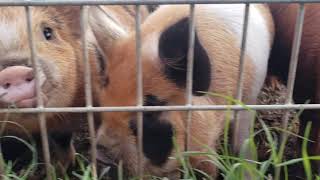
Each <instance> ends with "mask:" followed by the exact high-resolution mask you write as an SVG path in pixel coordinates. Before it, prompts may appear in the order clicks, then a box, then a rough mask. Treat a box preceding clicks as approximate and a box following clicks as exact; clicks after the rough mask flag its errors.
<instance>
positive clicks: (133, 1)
mask: <svg viewBox="0 0 320 180" xmlns="http://www.w3.org/2000/svg"><path fill="white" fill-rule="evenodd" d="M267 2H272V3H280V2H285V3H300V9H299V13H298V15H297V23H296V27H295V36H294V44H293V48H292V55H291V63H290V68H289V74H288V77H289V80H288V84H287V85H288V94H287V101H286V103H285V104H282V105H280V104H277V105H275V104H272V105H247V107H248V108H251V109H253V110H276V109H285V110H291V109H320V104H292V94H293V89H294V88H293V87H294V82H295V73H296V69H297V62H298V53H299V47H300V40H301V34H302V27H303V19H304V3H306V2H307V3H320V0H89V1H88V0H43V1H38V0H10V1H0V6H25V12H26V17H27V23H28V25H27V30H28V35H29V43H30V47H31V48H30V57H31V58H30V59H31V60H32V64H33V67H34V69H35V76H36V82H39V68H38V63H37V60H36V58H35V57H36V50H35V45H34V40H33V37H32V33H31V32H32V29H31V22H32V19H31V15H30V13H31V12H30V11H31V9H30V8H29V7H30V6H42V5H58V6H59V5H80V6H81V20H80V22H79V23H80V24H81V32H82V41H81V42H82V47H83V54H82V55H83V60H84V64H85V70H84V74H85V76H84V77H85V95H86V107H61V108H60V107H59V108H58V107H57V108H48V107H44V106H43V100H42V98H41V96H40V91H41V87H40V85H39V83H36V84H38V85H37V86H36V90H37V102H38V106H37V107H36V108H24V109H0V113H39V123H40V127H41V135H42V142H43V147H44V148H43V149H44V157H45V158H44V159H45V163H46V167H47V173H49V172H50V155H49V147H48V135H47V129H46V126H45V120H46V118H45V113H48V112H76V113H83V112H85V113H87V119H88V123H89V132H90V140H91V145H92V146H91V152H92V153H91V156H92V161H91V162H92V167H93V172H94V176H95V177H96V157H97V153H96V151H97V149H96V139H95V129H94V118H93V113H94V112H124V111H129V112H137V117H138V118H137V119H138V147H137V148H138V150H139V155H138V162H139V167H138V172H139V175H140V177H142V175H143V166H142V159H143V157H142V156H143V155H142V149H143V147H142V135H143V131H142V127H143V114H142V113H143V112H145V111H186V113H187V128H186V129H187V132H186V142H187V143H186V149H188V144H189V143H190V140H189V133H188V132H189V131H190V126H189V124H190V121H191V112H192V111H195V110H203V111H207V110H236V111H238V110H245V108H244V107H243V106H241V105H192V75H193V73H192V69H193V56H194V54H193V49H194V38H195V37H194V36H195V24H194V4H195V3H196V4H206V3H212V4H214V3H220V4H229V3H230V4H232V3H245V4H246V6H245V9H244V10H245V13H244V14H245V15H244V19H243V22H244V26H243V34H242V43H241V55H240V59H239V61H240V70H239V81H238V86H237V87H238V90H237V98H238V99H239V100H240V101H241V97H242V87H243V77H242V74H243V64H244V63H243V61H244V53H245V49H246V48H245V47H246V38H247V29H248V28H247V27H248V16H249V13H250V12H249V9H250V8H249V7H250V3H267ZM151 4H190V17H191V20H192V21H191V22H192V23H190V27H189V28H190V34H189V38H190V41H189V45H188V46H189V49H188V70H187V88H186V105H179V106H143V92H142V91H143V88H142V87H143V80H142V69H143V67H142V63H141V53H140V51H141V34H140V33H141V32H140V27H139V24H140V22H141V17H140V15H139V13H138V11H139V10H140V5H151ZM86 5H136V9H135V10H136V15H137V16H136V23H135V24H136V29H135V30H136V60H137V66H136V67H137V69H136V70H137V106H121V107H93V104H92V87H91V76H90V67H89V65H90V64H89V60H88V49H87V42H86V29H87V28H88V17H87V13H88V7H87V6H86ZM288 116H289V115H288V113H287V114H286V115H285V116H284V119H283V127H287V125H288ZM237 127H238V126H235V129H234V131H235V132H237ZM284 138H286V137H285V133H283V136H282V139H284Z"/></svg>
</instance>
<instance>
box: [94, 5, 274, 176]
mask: <svg viewBox="0 0 320 180" xmlns="http://www.w3.org/2000/svg"><path fill="white" fill-rule="evenodd" d="M197 7H198V8H199V9H197V8H196V12H197V14H196V26H197V33H198V36H199V40H200V42H201V44H202V46H203V47H204V48H205V49H206V51H207V53H208V56H209V58H210V60H211V63H212V65H213V68H212V69H213V70H212V72H211V73H212V79H211V85H210V89H209V91H210V92H214V93H219V94H223V95H231V96H235V93H236V85H237V75H238V70H239V56H240V49H239V47H238V46H237V45H236V44H237V43H236V41H237V39H236V36H235V35H234V34H233V33H230V31H227V30H226V29H228V28H229V27H228V24H225V22H224V21H222V20H221V19H219V18H215V17H212V16H211V15H210V19H209V20H210V21H209V20H208V19H205V17H206V14H205V13H203V11H202V10H203V9H202V8H201V6H197ZM261 8H262V7H261ZM265 12H267V11H266V10H265ZM188 13H189V6H183V5H177V6H166V7H163V8H162V7H160V8H159V9H158V10H157V11H156V12H155V13H154V14H151V15H150V16H149V17H148V18H147V20H146V21H145V23H143V24H142V25H141V34H142V39H141V42H142V45H141V51H142V52H141V54H142V58H141V59H142V67H143V94H144V95H148V94H152V95H156V96H157V97H158V98H159V99H160V100H164V101H166V102H168V105H184V104H185V89H182V88H179V87H177V86H176V85H175V84H174V83H172V82H171V81H170V80H168V79H167V78H166V77H165V76H164V74H163V69H162V68H163V64H161V61H160V59H159V56H158V54H157V52H158V50H157V48H158V45H157V44H158V39H159V36H160V34H161V33H162V32H163V31H164V30H165V29H166V28H167V27H169V26H171V25H172V24H175V23H176V22H178V21H179V20H180V19H182V18H183V17H187V16H188ZM266 15H267V14H266ZM268 18H269V19H268V21H269V20H271V18H270V15H269V16H268ZM209 23H210V26H209V27H208V24H209ZM271 23H272V21H271ZM211 25H215V28H210V27H211ZM270 27H272V26H270ZM270 29H272V28H270ZM93 31H94V34H95V35H96V36H97V38H98V39H99V38H103V37H104V36H105V33H104V32H103V31H101V30H99V29H97V28H93ZM270 34H272V31H271V33H270ZM100 46H101V47H102V48H103V49H104V51H107V52H112V53H109V54H108V57H107V59H108V61H107V62H108V70H107V73H106V76H108V77H109V80H110V83H109V85H108V86H107V87H105V88H102V89H101V91H100V92H99V93H98V94H99V95H100V96H99V100H100V104H101V105H102V106H135V105H136V104H137V101H136V89H137V88H136V60H135V57H136V54H135V47H136V45H135V33H132V34H131V36H128V37H123V38H120V39H119V40H118V41H116V43H115V44H114V46H113V47H112V48H110V47H109V46H107V45H105V44H104V43H103V42H100ZM245 58H246V61H245V68H244V76H245V78H244V82H245V83H244V94H243V97H244V101H245V102H249V103H250V102H251V98H250V96H251V93H252V92H251V89H252V86H253V85H252V81H253V80H254V79H255V69H254V66H253V63H252V59H251V58H250V57H249V56H248V55H246V56H245ZM173 66H174V64H173ZM96 86H99V84H97V85H96ZM192 103H193V104H194V105H208V104H211V105H214V104H226V103H227V102H226V100H224V99H221V98H218V97H212V96H202V97H193V101H192ZM162 116H163V117H164V119H166V120H168V121H169V122H170V124H171V125H172V126H173V127H174V129H175V133H176V138H177V139H176V142H177V144H178V146H179V148H180V150H181V151H184V145H185V144H184V140H185V126H186V121H185V119H186V113H185V112H180V111H169V112H164V113H163V114H162ZM224 116H225V112H223V111H194V112H192V122H191V131H190V135H191V137H192V141H191V144H190V145H189V148H190V149H189V150H191V151H206V149H205V148H204V147H203V145H208V146H209V147H211V148H213V149H215V147H216V143H217V140H218V138H219V136H220V134H221V133H222V129H223V127H224ZM134 117H136V113H132V112H105V113H103V115H102V119H103V122H102V126H101V128H100V129H99V133H98V143H99V144H100V145H103V146H105V147H107V149H109V150H110V152H109V153H110V154H111V155H112V156H113V157H114V158H115V159H118V160H119V159H122V160H124V161H123V162H124V165H125V168H127V169H128V171H129V172H128V173H129V175H137V150H136V141H137V140H136V138H135V137H134V136H133V134H132V132H131V130H130V128H129V121H130V119H132V118H134ZM144 121H148V119H144ZM174 151H175V150H174ZM175 153H176V152H173V153H172V156H174V155H175ZM205 159H206V158H205V157H202V156H198V157H192V158H191V163H192V166H193V167H195V168H200V169H201V170H204V171H205V172H207V173H208V174H210V175H212V176H215V173H216V169H215V167H213V165H212V164H210V163H204V162H202V161H203V160H205ZM178 166H179V165H178V162H177V161H176V160H168V161H167V162H166V163H165V164H164V165H162V166H161V167H159V166H155V165H153V164H152V163H151V162H150V161H149V160H148V159H147V158H146V157H145V158H144V160H143V167H144V171H145V173H147V174H148V173H150V174H152V175H156V176H167V177H169V179H178V178H179V173H178V170H177V168H178Z"/></svg>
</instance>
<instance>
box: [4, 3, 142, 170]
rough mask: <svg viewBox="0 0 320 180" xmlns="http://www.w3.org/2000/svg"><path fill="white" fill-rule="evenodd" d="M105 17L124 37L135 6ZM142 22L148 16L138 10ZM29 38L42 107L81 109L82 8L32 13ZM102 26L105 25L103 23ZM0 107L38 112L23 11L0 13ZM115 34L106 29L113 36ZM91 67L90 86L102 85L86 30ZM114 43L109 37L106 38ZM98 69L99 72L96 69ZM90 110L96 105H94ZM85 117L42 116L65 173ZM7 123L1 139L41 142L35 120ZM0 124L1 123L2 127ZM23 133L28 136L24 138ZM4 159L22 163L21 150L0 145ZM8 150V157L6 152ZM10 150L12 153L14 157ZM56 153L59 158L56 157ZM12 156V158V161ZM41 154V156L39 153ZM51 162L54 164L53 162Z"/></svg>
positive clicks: (109, 10) (24, 117)
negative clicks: (33, 55) (93, 82)
mask: <svg viewBox="0 0 320 180" xmlns="http://www.w3.org/2000/svg"><path fill="white" fill-rule="evenodd" d="M102 9H103V10H104V11H105V13H106V16H108V17H109V19H110V21H113V22H114V23H115V24H117V25H118V26H121V27H122V28H123V30H124V31H123V32H124V33H126V32H128V31H130V30H132V29H133V24H134V15H135V12H134V6H103V7H102ZM141 9H142V10H141V14H142V17H145V16H146V15H147V11H146V10H145V9H144V7H143V8H141ZM30 10H31V18H32V24H31V27H32V35H33V41H34V44H35V51H36V56H35V58H36V59H37V60H38V62H39V65H40V66H39V70H40V73H39V77H40V82H39V83H40V86H41V92H40V95H41V97H42V99H43V102H44V106H45V107H81V106H84V105H85V98H84V75H83V74H84V73H83V71H84V62H83V57H82V49H83V48H82V45H81V32H80V29H81V28H80V7H79V6H62V7H60V6H59V7H54V6H52V7H50V6H48V7H31V8H30ZM101 25H103V23H102V22H101ZM0 28H1V29H0V94H1V99H0V106H1V107H2V108H7V107H8V106H9V105H11V104H14V105H15V107H17V108H33V107H36V106H37V101H36V93H35V77H34V69H33V68H32V64H31V59H30V46H29V43H28V33H27V24H26V16H25V10H24V8H23V7H1V8H0ZM113 28H115V27H109V29H110V31H111V32H112V30H113ZM87 33H88V39H87V41H88V42H89V43H88V44H89V45H88V50H89V52H88V53H89V61H90V65H91V68H92V70H91V71H92V72H93V76H92V80H93V81H101V78H100V74H99V72H98V71H97V69H96V68H97V67H99V66H103V64H99V63H97V62H99V61H98V59H101V58H102V56H101V54H100V52H99V50H98V49H97V45H96V40H95V38H94V37H93V36H92V34H91V30H90V28H89V29H88V32H87ZM110 38H113V37H110ZM99 68H101V67H99ZM94 104H96V101H95V100H94ZM84 116H85V115H84V114H73V113H46V120H47V121H46V125H47V129H48V133H49V143H50V145H53V146H56V147H51V148H50V149H51V152H52V153H55V154H56V155H57V156H56V157H57V158H58V160H57V161H59V163H61V164H62V165H63V166H64V167H67V166H68V164H70V162H71V161H72V160H73V158H74V149H73V146H72V143H71V138H72V132H73V131H74V130H77V129H78V128H79V124H81V123H80V120H81V119H84V118H83V117H84ZM0 118H1V119H2V121H8V122H7V123H5V126H4V131H3V133H4V134H6V135H14V136H19V137H21V138H27V137H29V136H28V135H32V136H33V137H34V138H35V139H36V140H38V141H39V140H40V138H38V137H39V136H40V126H39V122H38V115H37V114H0ZM3 124H4V123H3ZM25 131H27V133H28V134H26V133H25ZM3 144H6V145H7V146H6V145H3V146H2V149H3V151H4V152H5V153H4V154H5V158H6V157H8V159H11V157H12V158H20V156H19V155H17V154H19V152H20V154H24V152H23V150H22V149H21V148H18V149H17V148H12V146H13V145H14V144H15V142H14V143H12V142H10V140H5V141H3ZM6 147H8V148H7V151H6ZM12 149H16V150H14V151H18V152H13V150H12ZM54 151H58V152H54ZM12 153H14V154H15V155H11V154H12ZM39 153H40V152H39ZM52 159H54V158H52Z"/></svg>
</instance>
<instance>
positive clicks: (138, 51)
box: [135, 5, 144, 180]
mask: <svg viewBox="0 0 320 180" xmlns="http://www.w3.org/2000/svg"><path fill="white" fill-rule="evenodd" d="M135 11H136V17H135V18H136V24H135V26H136V27H135V29H136V66H137V69H136V72H137V75H136V76H137V106H138V107H141V106H143V76H142V71H143V69H142V68H143V67H142V61H141V32H140V23H141V16H140V5H136V6H135ZM137 124H138V125H137V127H138V145H137V146H138V147H137V149H138V175H139V179H141V180H142V179H143V169H144V167H143V112H141V111H139V112H137Z"/></svg>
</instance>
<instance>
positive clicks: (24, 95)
mask: <svg viewBox="0 0 320 180" xmlns="http://www.w3.org/2000/svg"><path fill="white" fill-rule="evenodd" d="M0 101H2V102H3V103H14V104H15V105H16V106H17V107H25V108H27V107H35V106H36V88H35V78H34V72H33V69H32V68H30V67H26V66H10V67H7V68H5V69H3V70H2V71H0Z"/></svg>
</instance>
